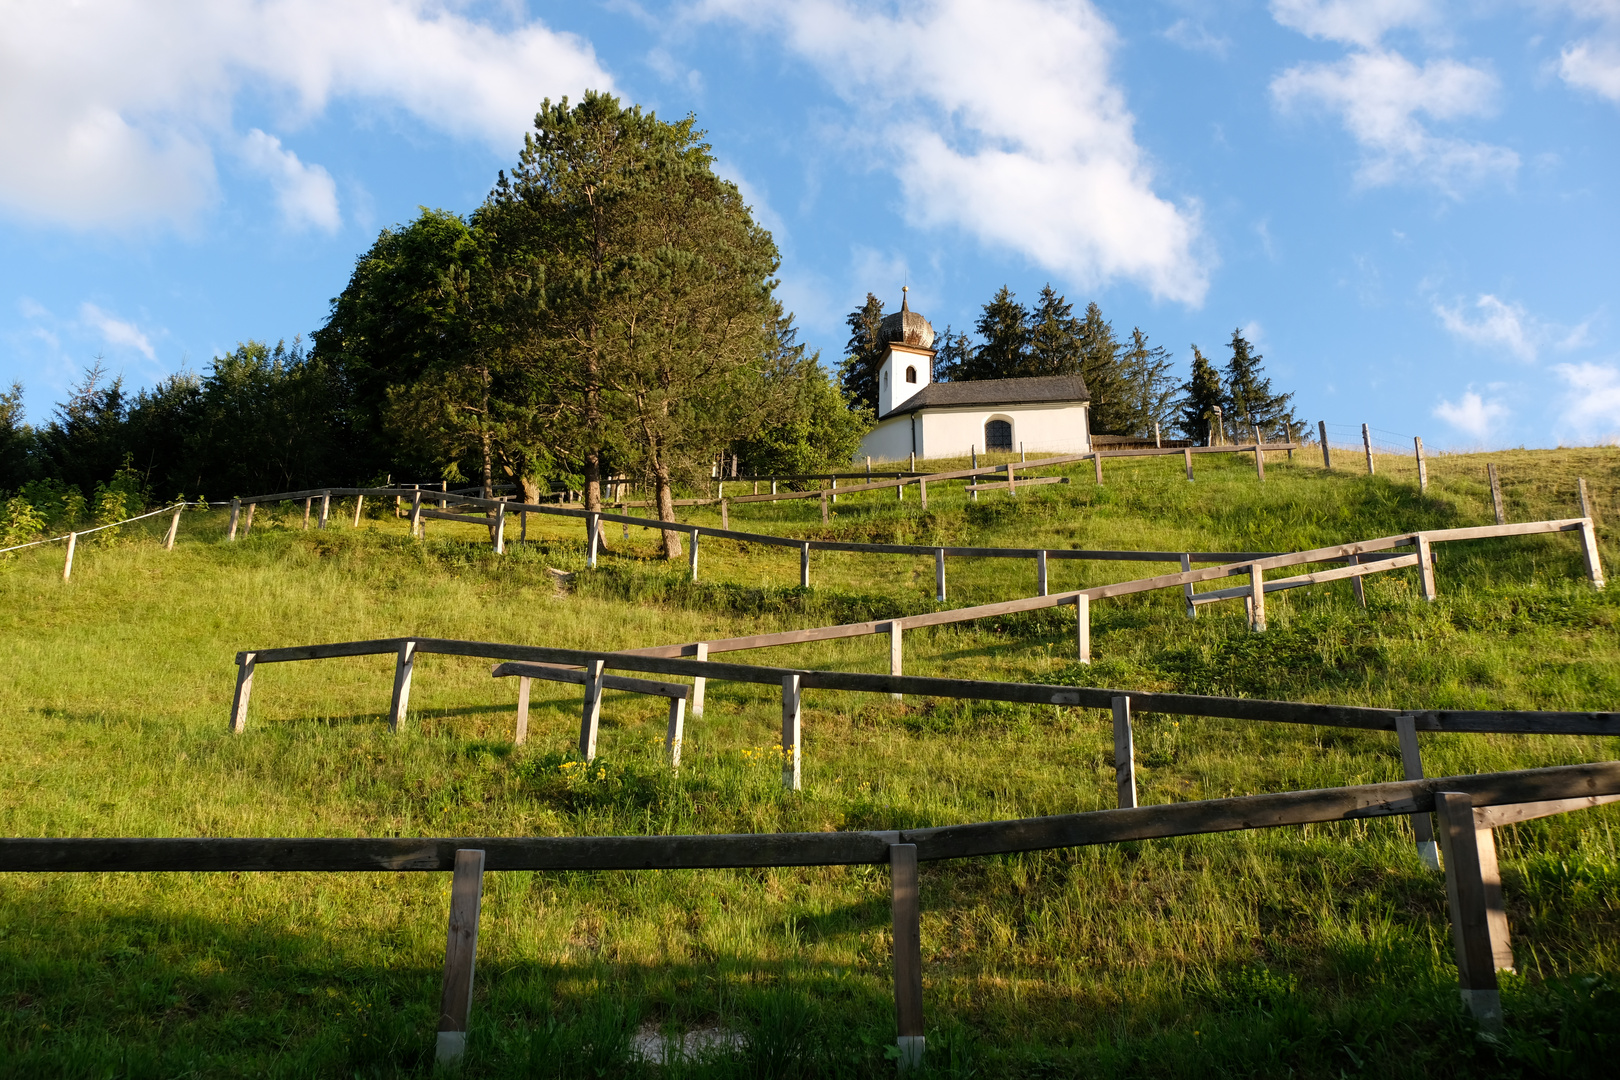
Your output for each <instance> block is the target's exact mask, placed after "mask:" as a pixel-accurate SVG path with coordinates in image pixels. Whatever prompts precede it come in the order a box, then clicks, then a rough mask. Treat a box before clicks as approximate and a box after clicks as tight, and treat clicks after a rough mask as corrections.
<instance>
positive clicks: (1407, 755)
mask: <svg viewBox="0 0 1620 1080" xmlns="http://www.w3.org/2000/svg"><path fill="white" fill-rule="evenodd" d="M1395 737H1396V738H1397V739H1398V740H1400V746H1401V774H1402V775H1403V776H1404V777H1405V778H1406V779H1408V780H1421V779H1423V757H1422V755H1420V754H1419V753H1418V741H1417V719H1416V718H1415V717H1411V716H1397V717H1396V718H1395ZM1412 836H1413V838H1414V839H1415V840H1416V841H1417V851H1418V858H1420V859H1422V860H1423V865H1425V866H1427V867H1428V868H1429V869H1430V870H1439V869H1440V847H1439V845H1438V844H1436V843H1435V840H1434V823H1433V822H1432V821H1431V820H1430V816H1429V815H1428V814H1413V815H1412Z"/></svg>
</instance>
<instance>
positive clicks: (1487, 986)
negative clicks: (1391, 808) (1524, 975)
mask: <svg viewBox="0 0 1620 1080" xmlns="http://www.w3.org/2000/svg"><path fill="white" fill-rule="evenodd" d="M1434 809H1435V816H1436V817H1437V818H1438V819H1439V823H1440V846H1441V848H1442V849H1443V851H1444V852H1445V859H1446V901H1447V905H1448V907H1449V908H1450V914H1451V938H1452V944H1453V946H1454V947H1455V950H1456V955H1457V981H1458V983H1459V984H1460V987H1459V988H1460V990H1461V993H1462V999H1463V1004H1464V1005H1466V1006H1467V1007H1468V1010H1469V1011H1470V1012H1472V1013H1473V1014H1474V1018H1475V1019H1476V1020H1477V1021H1478V1022H1479V1025H1480V1027H1482V1028H1484V1029H1485V1030H1487V1031H1499V1030H1501V1027H1502V996H1501V992H1500V990H1499V989H1498V986H1497V982H1496V963H1495V959H1496V958H1495V955H1494V953H1493V951H1492V949H1491V930H1490V911H1489V901H1488V899H1487V896H1486V883H1485V877H1484V868H1483V867H1482V866H1481V865H1480V857H1479V846H1478V839H1477V836H1476V830H1475V825H1474V804H1473V799H1472V798H1471V796H1470V794H1469V793H1468V792H1466V791H1437V792H1435V794H1434ZM1497 885H1498V888H1500V882H1498V883H1497Z"/></svg>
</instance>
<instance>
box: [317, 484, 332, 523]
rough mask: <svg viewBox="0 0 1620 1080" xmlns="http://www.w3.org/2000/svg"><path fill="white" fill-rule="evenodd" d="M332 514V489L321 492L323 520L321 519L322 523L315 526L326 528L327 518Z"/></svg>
mask: <svg viewBox="0 0 1620 1080" xmlns="http://www.w3.org/2000/svg"><path fill="white" fill-rule="evenodd" d="M331 514H332V493H331V492H330V491H323V492H321V520H320V523H319V524H318V525H316V526H315V527H316V528H317V529H324V528H326V519H327V518H328V517H330V516H331Z"/></svg>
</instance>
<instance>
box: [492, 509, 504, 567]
mask: <svg viewBox="0 0 1620 1080" xmlns="http://www.w3.org/2000/svg"><path fill="white" fill-rule="evenodd" d="M491 531H493V532H494V534H495V536H494V541H495V554H497V555H505V554H506V504H505V503H496V504H495V525H494V528H493V529H492V530H491Z"/></svg>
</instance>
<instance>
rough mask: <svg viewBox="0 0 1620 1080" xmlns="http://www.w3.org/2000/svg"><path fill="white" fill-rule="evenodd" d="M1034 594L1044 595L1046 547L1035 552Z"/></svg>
mask: <svg viewBox="0 0 1620 1080" xmlns="http://www.w3.org/2000/svg"><path fill="white" fill-rule="evenodd" d="M1035 595H1036V596H1045V595H1046V549H1045V548H1042V549H1041V550H1040V551H1037V552H1036V553H1035Z"/></svg>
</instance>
